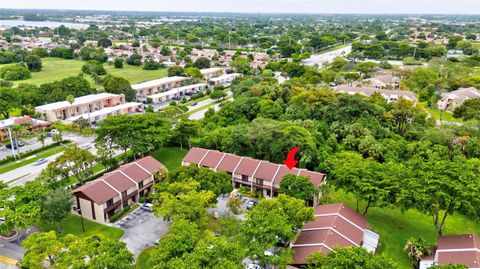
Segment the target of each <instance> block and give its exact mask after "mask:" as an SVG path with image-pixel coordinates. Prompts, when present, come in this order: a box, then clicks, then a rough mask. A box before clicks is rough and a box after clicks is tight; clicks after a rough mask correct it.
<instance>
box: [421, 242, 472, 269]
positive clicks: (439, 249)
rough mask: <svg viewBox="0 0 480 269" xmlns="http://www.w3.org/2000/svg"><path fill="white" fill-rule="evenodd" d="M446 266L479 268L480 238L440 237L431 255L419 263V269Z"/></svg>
mask: <svg viewBox="0 0 480 269" xmlns="http://www.w3.org/2000/svg"><path fill="white" fill-rule="evenodd" d="M447 264H462V265H465V266H467V267H468V268H470V269H478V268H480V237H479V236H478V235H474V234H464V235H447V236H440V237H439V238H438V245H437V246H436V247H435V248H434V249H433V252H432V255H430V256H427V257H423V258H422V260H421V261H420V269H427V268H429V267H432V266H434V265H447Z"/></svg>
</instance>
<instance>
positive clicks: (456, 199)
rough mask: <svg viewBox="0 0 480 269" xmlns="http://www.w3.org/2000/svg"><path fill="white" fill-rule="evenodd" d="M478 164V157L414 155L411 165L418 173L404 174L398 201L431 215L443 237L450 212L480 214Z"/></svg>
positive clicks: (409, 162) (409, 164) (403, 207)
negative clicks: (465, 158) (459, 157)
mask: <svg viewBox="0 0 480 269" xmlns="http://www.w3.org/2000/svg"><path fill="white" fill-rule="evenodd" d="M425 155H426V156H425ZM479 166H480V165H479V164H478V162H477V161H476V160H475V159H471V160H466V161H465V160H454V161H450V160H444V159H441V158H439V157H435V156H432V155H430V156H428V154H427V153H425V154H423V155H422V156H416V157H413V158H412V159H410V160H409V161H408V167H409V168H410V169H411V171H415V173H411V175H409V176H407V173H404V175H403V176H402V189H401V191H400V195H399V199H398V203H399V204H400V206H401V207H402V209H403V210H406V209H410V208H414V209H417V210H418V211H420V212H422V213H425V214H428V215H430V216H432V217H433V224H434V226H435V230H436V232H437V234H438V235H439V236H441V235H442V234H443V231H444V229H445V220H446V219H447V217H448V216H449V215H452V214H454V213H461V214H464V215H468V216H471V217H473V218H476V217H478V216H479V212H478V210H476V208H478V207H479V206H480V197H479V196H478V195H477V194H476V193H477V192H478V190H479V189H480V177H479V176H478V168H479Z"/></svg>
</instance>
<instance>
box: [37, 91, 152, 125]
mask: <svg viewBox="0 0 480 269" xmlns="http://www.w3.org/2000/svg"><path fill="white" fill-rule="evenodd" d="M142 109H143V104H141V103H135V102H131V103H126V102H125V95H123V94H112V93H99V94H90V95H85V96H81V97H77V98H75V99H74V101H73V102H72V103H70V102H68V101H60V102H56V103H51V104H47V105H43V106H37V107H35V111H36V112H38V113H40V114H42V115H43V117H44V118H45V119H46V120H48V121H50V122H55V121H64V122H67V123H68V122H73V121H75V120H77V119H80V118H84V119H88V120H89V122H94V121H101V120H103V119H104V118H106V117H109V116H113V115H121V114H128V113H133V112H136V111H137V112H138V111H142Z"/></svg>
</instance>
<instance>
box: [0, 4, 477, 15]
mask: <svg viewBox="0 0 480 269" xmlns="http://www.w3.org/2000/svg"><path fill="white" fill-rule="evenodd" d="M0 8H16V9H73V10H75V9H77V10H78V9H81V10H122V11H184V12H245V13H336V14H340V13H341V14H472V15H477V14H480V0H341V1H338V0H241V1H240V0H197V1H194V0H161V1H152V0H133V1H132V0H81V1H71V0H41V1H40V0H0Z"/></svg>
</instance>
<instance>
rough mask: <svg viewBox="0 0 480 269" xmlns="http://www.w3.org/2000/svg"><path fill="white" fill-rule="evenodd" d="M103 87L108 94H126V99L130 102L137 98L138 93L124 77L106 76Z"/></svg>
mask: <svg viewBox="0 0 480 269" xmlns="http://www.w3.org/2000/svg"><path fill="white" fill-rule="evenodd" d="M102 85H103V88H104V89H105V91H106V92H109V93H114V94H125V99H126V100H127V101H128V102H134V101H135V100H136V98H137V93H136V92H135V90H133V89H132V86H131V85H130V82H129V81H128V80H126V79H125V78H123V77H117V76H111V75H109V76H106V77H105V78H104V79H103V82H102Z"/></svg>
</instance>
